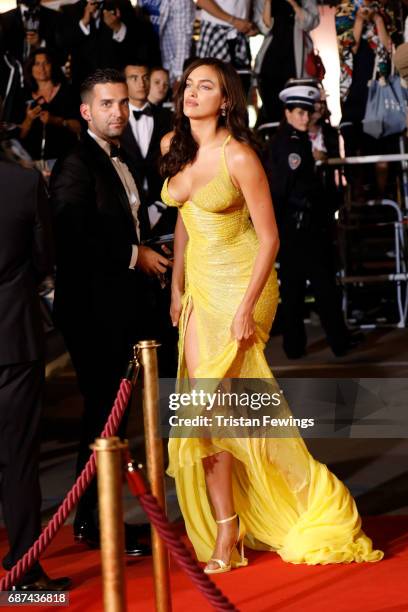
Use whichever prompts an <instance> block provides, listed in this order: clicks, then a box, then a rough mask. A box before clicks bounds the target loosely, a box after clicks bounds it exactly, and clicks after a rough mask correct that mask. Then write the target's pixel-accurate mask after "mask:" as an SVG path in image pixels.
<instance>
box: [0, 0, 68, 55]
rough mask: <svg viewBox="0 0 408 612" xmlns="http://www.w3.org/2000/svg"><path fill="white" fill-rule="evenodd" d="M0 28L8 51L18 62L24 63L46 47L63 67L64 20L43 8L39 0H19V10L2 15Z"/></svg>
mask: <svg viewBox="0 0 408 612" xmlns="http://www.w3.org/2000/svg"><path fill="white" fill-rule="evenodd" d="M0 28H1V29H2V30H3V34H4V47H5V50H6V51H8V52H9V53H10V54H11V55H12V56H13V57H14V58H15V59H16V60H18V61H19V62H25V60H26V59H28V57H29V55H30V53H31V52H32V51H34V50H35V49H38V48H39V47H47V48H48V49H50V50H52V51H54V53H57V55H58V59H59V60H60V62H61V64H63V63H64V61H65V52H64V49H63V40H62V17H61V15H60V14H59V13H58V12H57V11H53V10H52V9H48V8H45V7H44V6H41V5H40V0H24V1H23V0H17V8H15V9H12V10H11V11H7V12H6V13H3V14H0Z"/></svg>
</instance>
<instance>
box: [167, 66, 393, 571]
mask: <svg viewBox="0 0 408 612" xmlns="http://www.w3.org/2000/svg"><path fill="white" fill-rule="evenodd" d="M250 145H251V133H250V131H249V129H248V128H247V127H246V104H245V99H244V95H243V93H242V89H241V86H240V81H239V77H238V75H237V74H236V72H235V71H234V69H233V68H232V67H231V66H229V65H228V64H224V63H223V62H220V61H219V60H214V59H202V60H197V61H195V62H193V63H192V64H191V65H190V66H189V68H188V69H187V70H186V71H185V73H184V75H183V77H182V80H181V83H180V87H179V90H178V94H177V99H176V119H175V130H174V132H172V133H170V134H168V135H166V136H165V137H164V139H163V141H162V153H163V155H164V156H163V158H162V171H163V174H164V175H165V176H167V178H166V180H165V183H164V185H163V191H162V198H163V201H164V202H166V204H167V205H168V206H177V207H178V209H179V214H178V220H177V225H176V231H175V247H174V254H175V259H174V268H173V281H172V306H171V317H172V321H173V324H174V325H179V338H180V340H179V370H178V378H179V380H180V381H183V380H193V379H200V378H201V379H216V380H222V379H224V378H258V379H273V374H272V372H271V370H270V368H269V367H268V364H267V362H266V359H265V356H264V348H265V343H266V342H267V339H268V334H269V331H270V328H271V325H272V321H273V318H274V314H275V311H276V306H277V303H278V284H277V278H276V273H275V270H274V260H275V257H276V253H277V250H278V246H279V239H278V235H277V229H276V223H275V217H274V213H273V206H272V203H271V197H270V192H269V188H268V182H267V179H266V176H265V173H264V171H263V168H262V165H261V163H260V161H259V159H258V157H257V155H256V154H255V152H254V150H253V148H252V147H251V146H250ZM275 180H279V177H275ZM169 459H170V463H169V469H168V473H169V474H170V475H171V476H173V477H174V478H175V480H176V488H177V496H178V500H179V504H180V508H181V511H182V513H183V517H184V520H185V524H186V529H187V533H188V536H189V538H190V540H191V542H192V544H193V546H194V548H195V551H196V554H197V557H198V559H199V560H200V561H205V562H207V566H206V568H205V571H207V572H208V573H214V572H221V571H228V570H229V569H230V568H231V566H232V567H234V566H235V567H238V566H240V565H245V564H246V563H245V562H246V560H245V559H243V558H240V557H239V556H238V551H237V549H236V544H237V536H238V533H239V534H240V537H241V536H242V535H243V533H244V532H245V534H246V535H245V543H246V544H247V545H249V546H250V547H251V548H254V549H258V550H259V549H263V550H273V551H276V552H277V553H278V554H279V555H280V556H281V558H282V559H284V560H285V561H289V562H291V563H307V564H318V563H323V564H325V563H348V562H351V561H357V562H361V561H378V560H380V559H381V558H382V556H383V553H382V552H381V551H379V550H373V547H372V542H371V540H370V539H369V538H368V537H367V536H366V535H365V534H364V533H363V531H362V530H361V520H360V517H359V514H358V512H357V508H356V505H355V502H354V500H353V498H352V496H351V495H350V492H349V491H348V489H347V488H346V487H345V486H344V485H343V484H342V483H341V482H340V481H339V480H338V479H337V478H336V476H334V475H333V474H332V473H331V472H330V471H329V470H328V469H327V467H326V466H325V465H323V464H321V463H319V462H318V461H316V460H315V459H314V458H313V457H312V456H311V455H310V453H309V452H308V450H307V448H306V445H305V444H304V442H303V440H302V439H301V438H300V437H299V436H295V437H292V438H279V437H275V438H262V439H260V438H250V437H247V438H235V437H231V438H221V437H219V438H218V437H217V438H216V437H213V438H211V439H202V438H193V437H191V438H176V437H171V439H170V442H169ZM236 514H237V515H238V516H237V517H236V516H235V515H236ZM238 517H239V518H238ZM226 519H227V520H226Z"/></svg>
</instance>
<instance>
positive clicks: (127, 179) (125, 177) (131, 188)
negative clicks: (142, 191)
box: [88, 130, 140, 269]
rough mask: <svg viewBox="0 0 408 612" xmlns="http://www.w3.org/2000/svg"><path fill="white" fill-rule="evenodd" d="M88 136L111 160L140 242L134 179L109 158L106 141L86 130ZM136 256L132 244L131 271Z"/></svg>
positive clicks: (125, 166)
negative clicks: (124, 193)
mask: <svg viewBox="0 0 408 612" xmlns="http://www.w3.org/2000/svg"><path fill="white" fill-rule="evenodd" d="M88 134H89V136H91V138H93V139H94V140H95V142H97V143H98V145H99V146H100V147H101V149H103V150H104V151H105V153H106V155H108V157H109V159H110V160H111V162H112V165H113V167H114V168H115V170H116V172H117V173H118V176H119V178H120V180H121V183H122V185H123V187H124V189H125V191H126V195H127V197H128V200H129V205H130V210H131V212H132V217H133V221H134V224H135V230H136V235H137V237H138V240H139V242H140V224H139V218H138V210H139V207H140V197H139V192H138V190H137V187H136V183H135V181H134V178H133V176H132V174H131V172H130V170H129V168H128V167H127V165H126V164H125V163H124V162H123V161H121V160H120V159H119V157H111V156H110V144H109V142H107V141H106V140H103V139H102V138H99V136H96V134H94V133H93V132H92V131H91V130H88ZM137 255H138V247H137V245H136V244H132V256H131V258H130V264H129V268H132V269H133V268H134V267H135V265H136V262H137Z"/></svg>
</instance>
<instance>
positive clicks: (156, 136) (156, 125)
mask: <svg viewBox="0 0 408 612" xmlns="http://www.w3.org/2000/svg"><path fill="white" fill-rule="evenodd" d="M152 109H153V132H152V137H151V139H150V143H149V148H148V149H147V155H146V159H147V158H149V157H150V156H151V155H152V154H153V155H154V154H155V153H156V151H157V148H158V145H159V141H160V139H161V137H162V134H161V128H160V119H159V117H158V115H157V112H156V109H154V108H153V107H152Z"/></svg>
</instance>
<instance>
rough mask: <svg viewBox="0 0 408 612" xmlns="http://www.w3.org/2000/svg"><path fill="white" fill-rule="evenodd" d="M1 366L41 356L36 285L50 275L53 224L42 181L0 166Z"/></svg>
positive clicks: (36, 175) (10, 165)
mask: <svg viewBox="0 0 408 612" xmlns="http://www.w3.org/2000/svg"><path fill="white" fill-rule="evenodd" d="M0 193H1V206H0V244H1V248H0V365H10V364H16V363H23V362H28V361H35V360H37V359H39V358H41V357H42V355H43V348H44V347H43V329H42V321H41V313H40V304H39V297H38V290H37V289H38V283H39V282H40V281H41V280H42V279H43V277H44V276H46V274H48V273H49V272H50V271H51V270H52V248H51V223H50V220H49V210H48V202H47V198H46V192H45V187H44V184H43V180H42V177H41V175H40V174H39V173H38V172H37V171H35V170H29V169H26V168H22V167H21V166H19V165H18V164H16V163H12V162H7V161H0Z"/></svg>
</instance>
